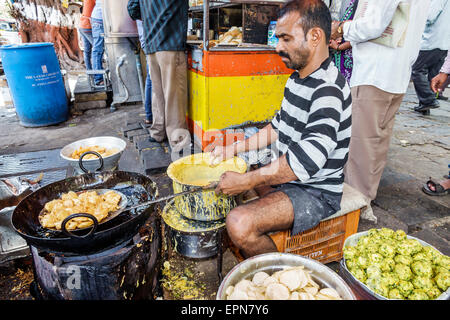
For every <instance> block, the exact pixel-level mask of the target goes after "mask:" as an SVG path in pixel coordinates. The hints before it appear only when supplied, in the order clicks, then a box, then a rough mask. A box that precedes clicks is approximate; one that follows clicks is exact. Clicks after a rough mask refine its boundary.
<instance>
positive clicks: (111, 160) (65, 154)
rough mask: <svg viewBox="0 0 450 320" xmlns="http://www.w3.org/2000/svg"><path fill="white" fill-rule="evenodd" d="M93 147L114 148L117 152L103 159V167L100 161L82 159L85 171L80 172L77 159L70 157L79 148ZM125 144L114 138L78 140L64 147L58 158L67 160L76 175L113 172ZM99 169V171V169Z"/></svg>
mask: <svg viewBox="0 0 450 320" xmlns="http://www.w3.org/2000/svg"><path fill="white" fill-rule="evenodd" d="M93 146H101V147H105V148H108V149H111V148H116V149H118V150H119V151H118V152H117V153H114V154H112V155H110V156H108V157H103V166H102V163H101V159H89V160H86V159H83V165H84V167H85V169H86V170H82V168H81V167H80V161H79V159H73V158H72V157H71V156H70V155H71V154H72V153H73V152H74V151H75V150H77V149H78V148H79V147H93ZM126 146H127V143H126V142H125V141H124V140H122V139H120V138H116V137H93V138H87V139H82V140H78V141H75V142H72V143H70V144H68V145H66V146H65V147H64V148H62V149H61V152H60V156H61V158H63V159H64V160H67V161H68V162H69V164H70V165H71V166H72V167H73V168H74V171H75V173H76V174H82V173H85V172H94V171H97V170H105V171H110V170H115V169H117V166H118V165H119V160H120V157H121V156H122V153H123V151H124V150H125V148H126ZM100 168H101V169H100Z"/></svg>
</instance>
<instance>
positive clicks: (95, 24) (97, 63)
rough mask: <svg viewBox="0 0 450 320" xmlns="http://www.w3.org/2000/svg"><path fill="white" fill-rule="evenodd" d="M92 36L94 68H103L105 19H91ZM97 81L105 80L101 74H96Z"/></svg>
mask: <svg viewBox="0 0 450 320" xmlns="http://www.w3.org/2000/svg"><path fill="white" fill-rule="evenodd" d="M91 26H92V37H93V38H94V43H93V47H92V67H93V69H94V70H103V64H102V60H103V52H104V51H105V39H104V38H103V33H104V29H103V21H102V20H98V19H93V18H92V19H91ZM94 79H95V83H96V84H98V83H99V82H100V81H102V80H103V77H102V76H101V75H95V76H94Z"/></svg>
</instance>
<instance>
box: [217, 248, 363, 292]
mask: <svg viewBox="0 0 450 320" xmlns="http://www.w3.org/2000/svg"><path fill="white" fill-rule="evenodd" d="M300 265H302V266H304V267H305V268H306V269H309V270H311V271H312V273H311V277H312V279H313V280H314V281H315V282H317V284H319V285H320V286H321V287H329V288H333V289H335V290H336V291H337V292H338V293H339V295H340V296H341V297H342V299H344V300H356V297H355V295H354V294H353V292H352V290H351V289H350V287H349V286H348V285H347V284H346V283H345V282H344V280H343V279H342V278H341V277H340V276H339V275H338V274H337V273H336V272H334V271H333V270H331V269H330V268H328V267H327V266H325V265H324V264H322V263H320V262H318V261H316V260H312V259H309V258H305V257H302V256H299V255H295V254H290V253H279V252H274V253H265V254H260V255H257V256H254V257H251V258H248V259H246V260H244V261H242V262H241V263H239V264H238V265H236V266H235V267H234V268H233V269H231V271H230V272H228V274H227V275H226V276H225V278H224V279H223V281H222V283H221V284H220V287H219V289H218V290H217V295H216V299H217V300H225V299H226V294H225V291H226V289H227V288H228V287H229V286H234V285H236V284H237V283H238V282H239V281H241V280H243V279H247V280H248V279H250V280H251V278H252V277H253V275H254V274H255V273H257V272H259V271H264V272H266V273H268V274H273V273H274V272H276V271H279V270H282V269H284V268H286V267H295V266H300Z"/></svg>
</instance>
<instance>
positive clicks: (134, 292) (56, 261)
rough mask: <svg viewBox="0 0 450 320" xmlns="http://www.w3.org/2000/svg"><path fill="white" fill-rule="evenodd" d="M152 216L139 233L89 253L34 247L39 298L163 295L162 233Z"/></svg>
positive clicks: (35, 293) (33, 291)
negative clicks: (126, 240)
mask: <svg viewBox="0 0 450 320" xmlns="http://www.w3.org/2000/svg"><path fill="white" fill-rule="evenodd" d="M159 227H160V226H159V220H158V219H156V218H155V217H153V218H150V219H149V220H148V221H147V223H146V226H145V228H142V229H141V231H140V232H139V233H138V234H136V236H135V237H134V238H133V239H132V240H130V241H128V242H126V243H122V244H120V245H118V246H115V247H113V248H109V249H106V250H103V251H101V252H97V253H94V254H89V255H63V254H55V253H51V252H50V253H49V252H44V251H38V250H37V249H36V248H35V247H31V254H32V258H33V272H34V282H33V283H32V285H31V294H32V296H33V297H34V298H35V299H38V300H41V299H42V300H48V299H51V300H143V299H145V300H148V299H152V298H155V297H156V296H158V295H159V291H160V288H159V286H158V273H159V270H160V261H161V259H160V252H159V251H160V247H161V237H160V232H159Z"/></svg>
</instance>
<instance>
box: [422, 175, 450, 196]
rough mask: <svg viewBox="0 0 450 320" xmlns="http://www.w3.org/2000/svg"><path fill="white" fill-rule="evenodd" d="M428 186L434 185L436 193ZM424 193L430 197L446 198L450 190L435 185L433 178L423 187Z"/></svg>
mask: <svg viewBox="0 0 450 320" xmlns="http://www.w3.org/2000/svg"><path fill="white" fill-rule="evenodd" d="M428 185H432V186H433V187H434V190H435V191H433V190H431V189H430V187H429V186H428ZM422 191H423V192H425V193H426V194H427V195H429V196H445V195H447V194H449V193H450V189H444V187H443V186H441V185H440V184H439V183H435V182H434V181H433V180H431V178H430V180H428V181H427V183H425V184H424V185H423V186H422Z"/></svg>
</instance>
